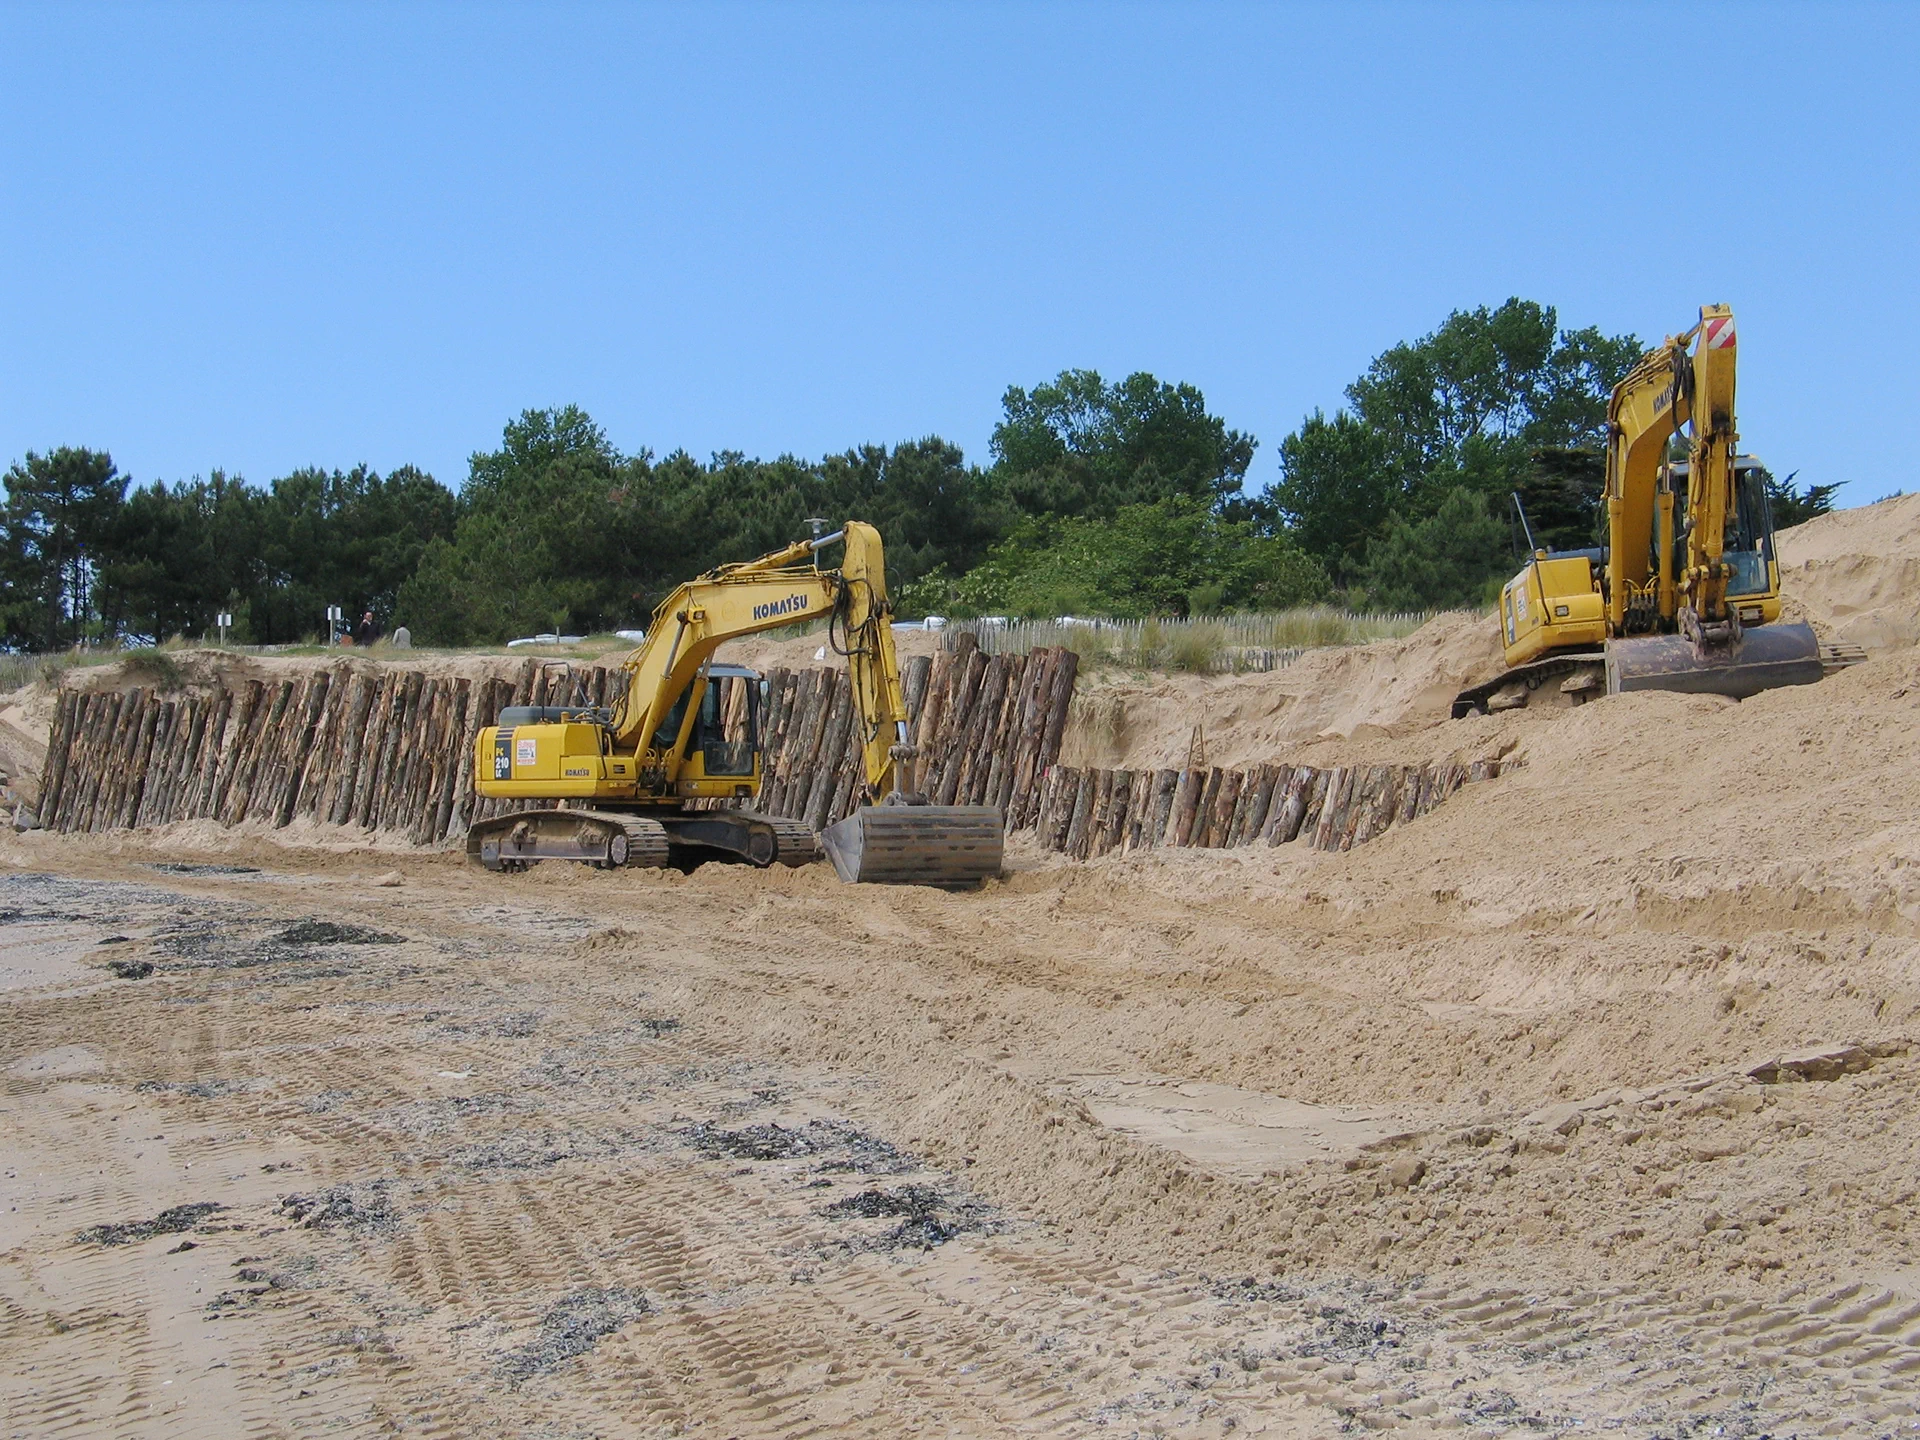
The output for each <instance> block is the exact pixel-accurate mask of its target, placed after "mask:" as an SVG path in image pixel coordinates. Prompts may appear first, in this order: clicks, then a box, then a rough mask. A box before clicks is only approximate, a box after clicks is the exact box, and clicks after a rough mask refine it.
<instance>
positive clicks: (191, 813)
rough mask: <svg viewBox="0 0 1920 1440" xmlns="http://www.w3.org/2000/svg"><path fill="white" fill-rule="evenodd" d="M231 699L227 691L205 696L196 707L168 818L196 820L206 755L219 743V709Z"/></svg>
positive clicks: (214, 692)
mask: <svg viewBox="0 0 1920 1440" xmlns="http://www.w3.org/2000/svg"><path fill="white" fill-rule="evenodd" d="M230 698H231V697H230V696H229V694H228V692H227V691H225V690H215V691H212V692H210V693H208V694H205V695H202V696H201V697H200V698H199V700H198V702H197V703H196V704H195V706H194V715H193V729H192V730H191V731H189V732H188V735H187V748H186V754H185V755H184V756H183V757H182V760H181V763H180V774H179V776H178V778H177V779H176V780H175V781H174V787H173V798H172V800H171V801H169V802H168V805H167V819H168V820H169V821H173V820H196V819H198V818H199V817H200V811H199V809H198V808H197V806H198V804H199V799H200V777H201V776H202V775H203V774H204V773H205V767H206V763H207V753H208V751H209V750H210V749H214V748H216V747H217V746H218V745H219V743H220V735H219V724H220V713H221V711H220V707H221V704H222V702H223V701H226V700H229V699H230Z"/></svg>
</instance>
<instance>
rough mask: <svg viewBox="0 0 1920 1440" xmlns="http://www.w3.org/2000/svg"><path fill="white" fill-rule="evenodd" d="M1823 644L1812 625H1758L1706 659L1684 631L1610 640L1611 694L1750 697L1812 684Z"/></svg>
mask: <svg viewBox="0 0 1920 1440" xmlns="http://www.w3.org/2000/svg"><path fill="white" fill-rule="evenodd" d="M1822 673H1824V672H1823V667H1822V666H1821V663H1820V642H1819V640H1818V639H1816V638H1815V636H1814V633H1813V627H1812V626H1810V625H1780V624H1774V625H1757V626H1754V627H1752V628H1751V629H1748V630H1745V631H1743V632H1742V633H1741V636H1740V639H1739V640H1738V641H1737V642H1736V643H1735V644H1734V645H1733V646H1732V647H1730V648H1729V649H1727V650H1726V651H1724V652H1722V653H1720V654H1715V655H1712V656H1711V657H1710V658H1707V659H1702V658H1701V656H1700V654H1699V652H1698V651H1697V650H1696V649H1695V648H1694V644H1693V642H1692V641H1691V640H1689V639H1687V638H1686V637H1685V636H1684V635H1648V636H1642V637H1639V638H1635V639H1628V640H1609V641H1608V642H1607V693H1608V694H1609V695H1619V694H1622V693H1623V692H1625V691H1629V690H1679V691H1682V692H1684V693H1686V694H1690V695H1730V696H1732V697H1733V698H1734V699H1735V700H1745V699H1746V698H1747V697H1748V696H1750V695H1758V694H1759V693H1760V692H1761V691H1762V690H1772V689H1774V688H1775V687H1776V686H1780V685H1811V684H1813V683H1814V681H1816V680H1818V679H1819V678H1820V676H1821V675H1822Z"/></svg>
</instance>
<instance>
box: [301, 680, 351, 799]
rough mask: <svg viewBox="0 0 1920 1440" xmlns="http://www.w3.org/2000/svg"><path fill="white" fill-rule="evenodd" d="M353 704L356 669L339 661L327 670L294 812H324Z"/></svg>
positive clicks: (302, 767) (302, 768)
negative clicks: (317, 717) (354, 670)
mask: <svg viewBox="0 0 1920 1440" xmlns="http://www.w3.org/2000/svg"><path fill="white" fill-rule="evenodd" d="M352 704H353V672H352V670H350V669H349V668H348V667H347V666H345V665H335V666H334V667H333V668H332V669H331V670H329V671H328V673H327V693H326V698H325V700H324V702H323V703H322V705H321V707H320V718H319V721H318V722H317V723H316V724H315V726H314V733H313V743H312V745H311V747H310V748H309V751H308V755H307V758H306V762H305V763H304V764H303V765H302V766H301V767H300V780H299V785H298V787H297V790H296V794H295V801H294V814H295V815H296V816H309V817H311V816H314V815H318V814H320V813H321V807H322V806H323V805H324V804H325V803H326V797H327V793H328V789H329V787H330V785H331V784H332V781H333V767H334V766H335V764H337V763H338V758H339V753H340V732H341V731H342V730H343V729H344V728H345V727H346V723H347V712H348V710H349V709H350V708H351V707H352Z"/></svg>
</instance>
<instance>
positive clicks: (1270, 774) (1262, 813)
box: [1036, 760, 1517, 860]
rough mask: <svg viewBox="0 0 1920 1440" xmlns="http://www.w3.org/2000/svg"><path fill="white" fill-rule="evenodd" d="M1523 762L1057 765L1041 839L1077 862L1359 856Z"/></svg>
mask: <svg viewBox="0 0 1920 1440" xmlns="http://www.w3.org/2000/svg"><path fill="white" fill-rule="evenodd" d="M1513 763H1517V762H1512V761H1508V762H1502V761H1499V760H1475V761H1471V762H1465V761H1459V760H1446V761H1441V762H1439V763H1437V764H1431V765H1351V766H1332V767H1328V768H1317V767H1315V766H1312V765H1278V764H1276V765H1256V766H1251V767H1248V768H1246V769H1242V770H1224V769H1220V768H1218V767H1214V768H1211V769H1205V770H1200V769H1193V770H1097V769H1086V770H1082V769H1077V768H1074V767H1072V766H1067V765H1057V766H1055V767H1054V768H1053V770H1052V771H1051V772H1049V773H1048V775H1047V776H1046V781H1045V784H1044V785H1043V787H1042V791H1041V796H1040V804H1039V812H1038V815H1037V818H1036V831H1037V834H1036V838H1037V839H1038V841H1039V843H1040V845H1041V847H1042V848H1043V849H1046V850H1054V851H1059V852H1060V853H1062V854H1065V855H1067V856H1069V857H1071V858H1073V859H1076V860H1088V859H1092V858H1094V857H1095V856H1099V855H1106V854H1110V853H1112V852H1114V851H1116V850H1117V851H1120V852H1122V853H1130V852H1132V851H1135V850H1155V849H1160V848H1162V847H1165V848H1169V849H1179V848H1188V847H1199V848H1206V849H1228V848H1231V847H1234V846H1242V845H1262V844H1264V845H1285V844H1288V843H1290V842H1293V841H1296V840H1299V841H1304V842H1305V843H1306V844H1307V845H1309V846H1310V847H1312V848H1313V849H1315V850H1351V849H1352V848H1353V847H1354V846H1356V845H1364V844H1366V843H1367V841H1369V840H1372V839H1374V838H1375V837H1376V836H1378V835H1380V834H1382V833H1384V832H1385V831H1386V830H1388V829H1389V828H1391V827H1392V826H1394V825H1404V824H1406V823H1407V822H1409V821H1411V820H1413V819H1415V818H1417V817H1418V816H1421V815H1424V814H1426V813H1427V812H1428V811H1429V810H1431V809H1433V807H1434V806H1436V805H1438V804H1439V803H1440V802H1441V801H1443V800H1445V799H1446V798H1447V797H1448V796H1449V795H1451V794H1453V793H1454V792H1455V791H1456V790H1458V789H1459V788H1460V787H1461V786H1462V785H1464V784H1467V783H1468V782H1470V781H1476V780H1490V779H1492V778H1493V777H1495V776H1496V775H1498V774H1500V772H1501V770H1502V768H1503V765H1506V764H1513Z"/></svg>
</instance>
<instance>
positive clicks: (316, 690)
mask: <svg viewBox="0 0 1920 1440" xmlns="http://www.w3.org/2000/svg"><path fill="white" fill-rule="evenodd" d="M332 690H333V675H332V674H331V673H330V672H328V671H324V670H323V671H321V672H319V673H318V674H316V675H314V676H313V678H312V679H311V680H310V681H309V682H308V685H307V695H306V701H305V703H304V704H303V705H301V707H300V717H299V719H298V721H297V722H295V723H294V725H292V726H291V727H290V729H291V732H292V740H293V748H292V750H291V751H290V752H289V753H288V755H287V757H286V759H285V760H284V762H283V763H282V764H281V766H280V774H279V778H278V780H277V781H276V783H275V786H274V794H273V796H272V799H271V808H270V809H269V810H268V811H267V812H266V813H267V814H269V815H270V816H271V818H272V820H273V823H274V825H275V826H276V827H284V826H286V825H290V824H292V823H293V817H294V813H295V811H296V810H297V808H298V807H299V804H300V788H301V786H302V785H304V784H305V783H306V775H307V767H308V765H309V764H310V763H311V762H312V759H313V752H314V748H315V745H314V742H315V740H316V738H317V737H318V735H319V731H320V722H321V718H322V717H323V716H324V715H325V714H326V710H327V696H328V695H329V694H330V693H331V692H332Z"/></svg>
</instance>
